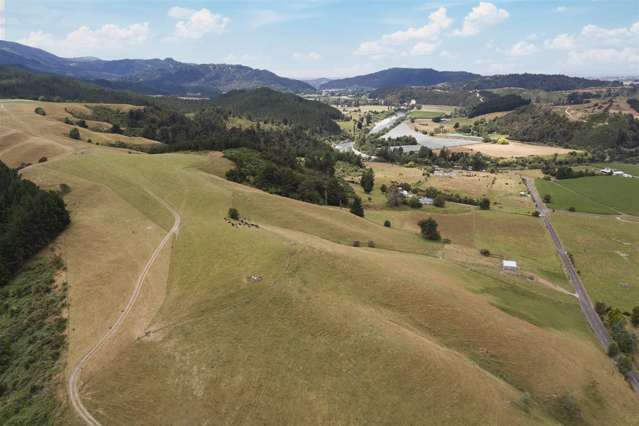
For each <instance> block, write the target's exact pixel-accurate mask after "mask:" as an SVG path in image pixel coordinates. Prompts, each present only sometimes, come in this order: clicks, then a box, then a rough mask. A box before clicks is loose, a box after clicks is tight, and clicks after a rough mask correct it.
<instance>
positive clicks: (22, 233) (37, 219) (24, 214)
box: [0, 162, 70, 286]
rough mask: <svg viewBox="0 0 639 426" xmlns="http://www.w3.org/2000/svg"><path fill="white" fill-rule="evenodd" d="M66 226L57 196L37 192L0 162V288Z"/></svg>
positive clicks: (67, 221)
mask: <svg viewBox="0 0 639 426" xmlns="http://www.w3.org/2000/svg"><path fill="white" fill-rule="evenodd" d="M69 222H70V219H69V214H68V212H67V210H66V207H65V205H64V201H63V200H62V198H61V197H60V195H59V194H57V193H55V192H51V191H43V190H41V189H39V188H38V187H37V186H36V185H35V184H34V183H33V182H30V181H28V180H25V179H22V177H20V176H19V175H18V173H17V172H16V171H15V170H13V169H10V168H9V167H7V166H6V165H5V164H4V163H2V162H0V286H2V285H5V284H6V283H7V282H8V281H9V279H10V277H11V276H12V275H13V274H15V272H16V271H18V269H19V268H20V267H21V266H22V265H23V264H24V263H25V262H26V261H27V260H29V259H30V258H31V257H32V256H33V255H34V254H36V253H37V252H38V251H39V250H41V249H42V248H44V247H45V246H46V245H47V244H49V243H50V242H51V241H52V240H53V239H54V238H55V237H57V236H58V234H60V232H62V231H63V230H64V229H65V228H66V227H67V226H68V225H69Z"/></svg>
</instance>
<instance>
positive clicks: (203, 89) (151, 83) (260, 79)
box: [0, 40, 314, 96]
mask: <svg viewBox="0 0 639 426" xmlns="http://www.w3.org/2000/svg"><path fill="white" fill-rule="evenodd" d="M0 65H19V66H22V67H25V68H28V69H31V70H34V71H41V72H47V73H52V74H58V75H64V76H69V77H75V78H80V79H83V80H95V81H96V83H98V84H101V85H103V86H108V87H111V88H116V89H127V90H133V91H136V92H139V93H144V94H153V95H178V96H186V95H198V96H214V95H216V94H218V93H220V92H227V91H229V90H234V89H247V88H255V87H270V88H272V89H276V90H281V91H287V92H304V91H313V90H314V88H313V86H311V85H309V84H307V83H304V82H301V81H298V80H293V79H289V78H284V77H280V76H278V75H276V74H274V73H272V72H270V71H268V70H259V69H254V68H250V67H247V66H243V65H228V64H187V63H182V62H178V61H175V60H173V59H171V58H167V59H122V60H112V61H106V60H101V59H97V58H60V57H58V56H56V55H52V54H51V53H48V52H46V51H44V50H41V49H36V48H32V47H29V46H24V45H21V44H19V43H13V42H9V41H1V40H0Z"/></svg>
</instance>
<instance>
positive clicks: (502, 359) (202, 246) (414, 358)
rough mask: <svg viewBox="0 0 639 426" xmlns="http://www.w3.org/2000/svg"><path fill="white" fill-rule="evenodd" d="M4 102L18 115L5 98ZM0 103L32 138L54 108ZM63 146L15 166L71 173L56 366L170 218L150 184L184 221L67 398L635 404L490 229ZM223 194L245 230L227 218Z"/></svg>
mask: <svg viewBox="0 0 639 426" xmlns="http://www.w3.org/2000/svg"><path fill="white" fill-rule="evenodd" d="M5 108H7V109H8V110H9V111H10V112H12V113H14V114H17V113H16V112H15V109H16V108H18V106H17V105H13V104H6V105H5ZM3 118H4V121H3V126H4V127H7V126H11V127H13V126H19V125H20V122H23V123H24V124H25V125H28V127H29V128H30V129H32V130H31V131H33V132H36V131H37V132H38V133H37V136H38V137H42V138H46V137H47V134H46V130H45V129H46V128H47V127H45V126H43V125H41V124H39V123H41V122H43V121H49V120H51V118H48V117H41V116H39V115H37V114H29V115H26V114H25V115H14V116H12V115H9V114H8V113H7V115H6V116H5V117H3ZM56 137H57V136H56ZM0 140H2V137H0ZM55 142H58V140H57V139H56V140H55V141H54V142H52V143H55ZM66 146H69V147H70V148H71V149H72V150H73V151H72V152H71V153H69V154H68V155H64V156H61V157H58V158H57V159H56V161H50V162H47V163H44V164H42V165H40V166H38V167H33V168H29V169H26V170H25V171H24V173H25V174H26V175H27V177H28V178H30V179H33V180H34V181H36V182H37V183H39V184H40V185H41V186H42V187H44V188H56V187H57V186H58V185H59V184H60V183H67V184H68V185H69V186H70V187H71V192H70V193H69V194H68V196H67V198H66V201H67V204H68V205H69V208H70V210H71V214H72V223H73V226H71V228H70V229H69V230H68V231H67V232H66V233H65V234H64V235H63V237H62V238H61V239H60V242H59V245H60V250H61V252H62V255H63V257H64V258H65V261H66V264H67V279H68V282H69V301H70V305H69V316H68V317H69V327H68V339H69V347H68V353H67V355H66V360H67V365H68V366H72V365H74V364H75V362H76V361H77V359H78V358H79V357H80V356H82V354H83V353H84V352H85V351H86V350H87V349H88V348H89V347H90V346H91V344H92V343H93V342H95V341H96V339H97V338H98V337H99V336H100V335H102V334H103V333H104V332H106V331H107V330H108V327H109V326H110V324H112V322H113V320H114V318H115V317H116V316H117V315H118V314H119V312H120V311H121V309H122V308H123V306H124V304H125V302H126V300H127V298H128V295H129V294H130V292H131V289H132V287H133V285H134V283H135V279H136V277H137V275H138V273H139V272H140V271H141V269H142V268H143V266H144V264H145V262H146V259H147V258H148V257H149V255H150V253H151V252H152V251H153V248H154V247H155V246H156V245H157V244H158V242H159V241H160V239H161V238H162V236H163V235H164V233H165V232H166V230H168V229H169V228H170V227H171V225H172V223H173V218H172V216H171V214H170V212H168V211H167V210H166V208H165V207H164V206H163V205H162V204H161V203H160V202H158V201H157V200H156V199H154V198H153V197H152V196H150V195H149V191H150V192H151V193H153V194H155V195H157V196H158V197H160V198H161V199H162V200H165V201H166V202H167V203H169V204H170V205H172V206H174V208H176V209H177V210H178V211H179V212H180V214H181V216H182V228H181V230H180V234H179V237H178V238H177V239H175V240H174V241H173V244H172V247H170V249H166V250H164V251H163V252H162V254H161V256H160V259H159V261H158V262H157V263H156V264H155V266H154V267H153V268H152V271H151V274H150V276H149V279H148V282H146V283H145V286H144V287H143V290H142V293H141V295H140V299H139V303H138V304H136V306H135V307H134V309H133V311H132V312H131V315H130V316H129V317H128V319H127V320H126V322H125V325H124V327H123V329H122V331H121V332H120V333H119V334H118V335H117V336H116V337H115V338H114V339H113V340H112V341H111V342H110V343H109V344H108V345H106V346H105V347H104V349H103V351H101V352H100V354H99V355H98V356H97V357H96V358H95V359H94V360H93V361H92V362H91V363H90V365H88V366H87V368H86V369H85V370H84V371H83V373H82V374H83V375H82V382H83V385H82V387H81V396H82V398H83V401H84V402H85V404H86V405H87V406H88V408H89V409H90V410H91V412H92V413H94V415H95V416H96V417H97V419H98V420H100V421H101V422H103V423H115V424H123V423H128V422H130V419H132V418H134V419H136V422H138V423H140V424H158V423H169V424H174V423H197V422H199V421H201V419H203V418H211V417H215V418H220V419H223V420H224V421H225V422H228V423H282V422H286V423H395V424H404V423H427V422H433V421H435V422H440V423H441V424H451V423H452V424H539V423H546V424H560V423H562V424H570V423H590V424H603V423H607V424H629V423H631V422H632V421H634V419H635V418H637V416H639V408H638V407H637V405H636V397H635V395H634V394H632V392H631V391H630V389H629V388H628V386H627V384H626V383H625V382H624V381H623V379H622V378H621V376H620V375H619V374H618V373H616V372H615V371H614V367H613V366H612V364H611V362H610V360H609V359H608V358H607V357H606V355H605V354H604V353H603V352H602V351H601V350H600V349H599V348H598V347H597V346H596V343H595V342H594V339H593V338H592V336H591V334H590V331H589V329H588V327H587V325H586V324H585V322H584V321H583V319H582V317H581V314H580V311H579V306H578V303H577V301H576V299H575V298H574V297H573V296H570V295H567V294H565V292H561V291H557V290H556V289H554V288H552V287H551V286H541V285H537V284H536V283H535V282H531V281H530V280H529V279H528V278H526V277H524V276H518V275H511V274H504V273H501V272H500V271H499V269H498V268H497V267H496V261H494V260H493V259H488V260H486V259H484V258H483V257H482V256H480V255H479V254H478V253H477V250H476V249H475V248H474V245H482V246H483V245H486V244H491V248H493V247H500V249H503V250H509V247H513V246H512V244H511V242H510V241H509V240H508V239H502V235H504V234H499V233H496V232H495V233H492V235H491V233H490V232H484V233H483V234H478V235H477V238H478V239H477V240H476V241H471V242H468V243H465V242H463V241H461V239H462V238H463V237H464V235H463V233H461V232H460V233H459V236H453V243H452V244H451V245H443V244H440V243H430V242H426V241H425V240H423V239H421V238H420V237H419V235H418V234H417V232H416V231H415V230H414V229H413V228H411V226H409V225H408V224H407V226H406V227H405V228H402V227H392V228H386V227H384V226H382V225H381V224H380V223H378V222H377V221H376V220H375V219H373V218H371V219H370V220H369V219H363V218H359V217H357V216H354V215H352V214H350V213H348V211H346V210H345V209H340V208H336V207H327V206H317V205H313V204H308V203H302V202H299V201H295V200H291V199H287V198H283V197H279V196H275V195H271V194H267V193H264V192H261V191H258V190H256V189H253V188H250V187H246V186H243V185H239V184H236V183H233V182H230V181H227V180H225V179H223V178H221V177H220V175H223V174H224V173H225V172H226V170H228V169H229V168H230V167H231V165H230V164H229V162H228V160H226V159H224V158H221V157H220V156H218V155H208V154H175V153H174V154H162V155H147V154H135V155H131V154H128V153H127V151H126V150H118V149H110V148H105V147H101V146H95V145H89V146H87V144H85V143H83V142H78V141H69V143H68V145H66ZM504 185H505V184H504ZM508 187H510V185H508ZM229 207H235V208H237V209H238V210H239V212H240V214H241V215H242V216H243V217H244V218H245V219H246V220H247V221H248V222H249V223H252V224H256V225H258V227H257V228H256V227H248V226H232V225H231V224H229V223H228V221H226V220H225V216H226V215H227V211H228V209H229ZM423 214H425V215H427V214H428V212H426V211H424V212H423ZM488 215H489V216H488ZM488 215H487V216H486V217H483V216H482V213H477V218H476V219H477V220H478V221H479V222H478V223H480V225H478V226H477V227H476V228H475V229H480V230H481V229H483V227H484V226H488V225H489V224H490V226H491V228H490V229H495V230H497V231H499V232H504V230H505V229H506V228H504V227H500V226H499V224H500V223H503V222H504V221H506V220H507V221H509V222H510V216H508V215H507V214H506V213H499V214H495V215H494V216H493V215H492V212H488ZM515 216H517V215H515ZM469 218H471V220H469ZM411 220H412V219H411ZM445 220H446V221H447V222H448V223H447V227H448V228H447V229H461V227H460V226H461V225H462V224H464V226H467V228H465V229H473V228H472V227H471V226H472V216H471V215H456V214H455V213H451V214H450V215H448V216H445V219H444V218H442V222H444V221H445ZM512 220H513V221H514V222H513V224H512V226H513V229H515V230H518V232H523V233H524V236H523V238H525V233H526V232H528V229H531V230H534V231H533V232H535V235H537V234H536V232H537V231H538V230H539V229H538V228H540V226H538V224H537V223H536V222H535V221H534V219H533V218H530V217H528V216H526V217H523V216H522V217H521V222H519V221H517V220H516V218H515V219H512ZM407 222H408V221H407ZM524 222H525V224H526V226H520V225H522V224H524ZM509 226H510V225H509ZM445 229H446V228H445ZM506 235H507V233H506ZM354 240H358V241H363V242H368V241H374V242H375V246H376V247H375V248H369V247H353V244H352V243H353V241H354ZM455 240H460V243H459V244H458V243H456V242H455ZM465 247H467V248H465ZM543 247H545V245H542V246H541V247H540V246H539V245H538V244H537V245H535V246H534V247H532V245H531V247H530V250H533V251H534V250H543ZM522 250H523V248H522ZM537 255H538V253H536V254H533V256H537ZM87 283H90V285H87ZM67 373H68V371H67ZM460 407H461V408H460ZM68 415H69V416H72V413H71V412H70V411H69V412H68ZM68 420H69V421H68V422H72V421H73V418H72V417H69V419H68Z"/></svg>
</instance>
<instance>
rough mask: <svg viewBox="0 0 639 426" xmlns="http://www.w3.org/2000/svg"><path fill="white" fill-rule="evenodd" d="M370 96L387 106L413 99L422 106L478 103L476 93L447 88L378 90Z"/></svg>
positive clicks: (488, 94) (487, 95)
mask: <svg viewBox="0 0 639 426" xmlns="http://www.w3.org/2000/svg"><path fill="white" fill-rule="evenodd" d="M370 96H371V97H373V98H376V99H380V100H383V101H384V102H386V103H388V104H394V105H397V104H404V103H409V102H410V101H411V100H413V99H415V102H417V103H418V104H422V105H449V106H459V107H468V106H473V105H475V104H477V103H479V99H480V98H479V96H478V95H477V92H472V91H469V90H454V89H447V88H427V87H392V88H386V89H378V90H375V91H373V92H371V93H370ZM482 96H483V97H489V96H495V95H494V94H492V93H486V94H482Z"/></svg>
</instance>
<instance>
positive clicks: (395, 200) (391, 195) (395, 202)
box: [386, 185, 404, 207]
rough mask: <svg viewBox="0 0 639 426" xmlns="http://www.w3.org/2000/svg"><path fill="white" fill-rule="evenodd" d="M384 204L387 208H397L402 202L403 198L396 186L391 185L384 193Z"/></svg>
mask: <svg viewBox="0 0 639 426" xmlns="http://www.w3.org/2000/svg"><path fill="white" fill-rule="evenodd" d="M386 202H387V204H388V206H389V207H399V206H401V205H402V203H403V202H404V196H403V195H402V193H401V192H399V187H398V186H397V185H391V186H390V188H388V190H387V191H386Z"/></svg>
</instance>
